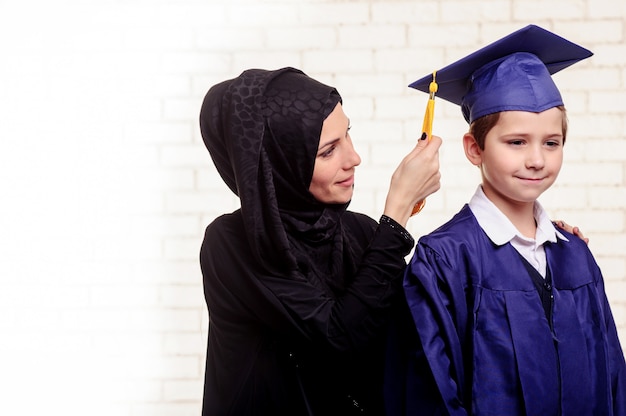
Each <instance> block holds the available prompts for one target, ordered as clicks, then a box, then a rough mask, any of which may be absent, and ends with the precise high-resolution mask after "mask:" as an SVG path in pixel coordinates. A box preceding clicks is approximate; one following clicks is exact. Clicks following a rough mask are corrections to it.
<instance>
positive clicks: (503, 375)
mask: <svg viewBox="0 0 626 416" xmlns="http://www.w3.org/2000/svg"><path fill="white" fill-rule="evenodd" d="M591 55H592V54H591V52H589V51H588V50H586V49H584V48H581V47H580V46H578V45H575V44H573V43H571V42H569V41H567V40H565V39H563V38H560V37H559V36H557V35H555V34H553V33H551V32H548V31H545V30H544V29H541V28H539V27H537V26H533V25H531V26H528V27H526V28H523V29H521V30H519V31H517V32H514V33H512V34H511V35H509V36H507V37H505V38H503V39H501V40H499V41H497V42H495V43H493V44H491V45H489V46H487V47H485V48H483V49H481V50H479V51H477V52H475V53H474V54H471V55H469V56H468V57H465V58H463V59H462V60H460V61H458V62H456V63H454V64H452V65H449V66H448V67H446V68H444V69H442V70H440V71H438V72H437V73H436V81H437V83H438V84H439V89H438V94H437V95H438V96H439V97H442V98H444V99H446V100H449V101H452V102H454V103H456V104H459V105H460V106H461V108H462V111H463V115H464V117H465V119H466V120H467V121H468V123H469V124H470V128H469V132H468V133H466V134H465V135H464V137H463V146H464V149H465V154H466V157H467V159H468V160H469V161H470V162H471V163H472V164H474V165H475V166H477V167H478V168H479V169H480V171H481V176H482V184H481V186H479V187H478V189H477V190H476V193H475V194H474V196H473V197H472V199H471V201H470V202H469V204H468V205H466V206H464V207H463V209H462V210H461V211H460V212H459V213H458V214H456V216H454V217H453V218H452V219H451V220H450V221H449V222H448V223H446V224H444V225H443V226H442V227H440V228H439V229H437V230H435V231H434V232H433V233H431V234H430V235H427V236H424V237H422V238H421V239H420V241H419V243H418V244H417V247H416V250H415V253H414V256H413V259H412V261H411V263H410V265H409V267H408V268H407V270H406V273H405V279H404V289H405V295H406V299H407V302H408V307H409V309H410V315H411V318H412V319H411V318H409V321H410V322H411V324H412V326H413V327H414V328H415V329H416V330H417V337H416V338H415V339H414V344H413V347H412V348H413V351H412V354H410V357H411V358H410V359H411V360H412V363H411V364H410V365H407V366H406V368H405V370H403V371H405V372H406V373H405V374H403V375H401V376H400V377H402V380H403V381H402V383H404V385H403V388H404V389H406V397H405V398H404V400H406V402H405V403H403V405H404V406H406V407H405V408H404V409H403V410H402V413H405V414H428V415H432V414H450V415H467V414H471V415H500V416H502V415H506V416H513V415H605V416H606V415H626V364H625V363H624V355H623V352H622V349H621V346H620V343H619V340H618V336H617V331H616V328H615V324H614V321H613V317H612V314H611V311H610V308H609V304H608V301H607V298H606V294H605V291H604V283H603V278H602V274H601V272H600V269H599V268H598V266H597V264H596V262H595V260H594V258H593V256H592V254H591V253H590V251H589V249H588V247H587V244H586V243H585V242H584V241H582V240H581V239H579V238H577V237H575V236H573V235H572V234H569V233H567V232H565V231H557V230H556V229H555V227H554V226H553V224H552V223H551V222H550V220H549V218H548V215H547V214H546V212H545V211H544V209H543V208H542V207H541V205H540V204H539V203H538V202H537V198H538V197H539V196H540V195H541V193H543V192H544V191H545V190H546V189H548V188H549V187H550V186H551V185H552V184H553V183H554V181H555V180H556V177H557V175H558V173H559V170H560V168H561V164H562V160H563V145H564V143H565V137H566V133H567V119H566V115H565V108H564V106H563V102H562V99H561V95H560V93H559V91H558V89H557V87H556V85H555V84H554V82H553V80H552V77H551V75H550V74H552V73H554V72H557V71H559V70H561V69H563V68H565V67H567V66H569V65H572V64H573V63H575V62H577V61H579V60H582V59H585V58H587V57H589V56H591ZM430 81H431V77H425V78H424V79H422V80H419V81H416V82H415V83H413V84H412V85H411V86H412V87H414V88H418V89H420V90H423V91H425V92H428V84H429V83H430ZM411 331H412V330H411ZM396 376H398V374H396ZM414 390H420V391H414ZM424 392H430V393H428V394H425V393H424ZM396 411H398V409H396Z"/></svg>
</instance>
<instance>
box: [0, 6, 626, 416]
mask: <svg viewBox="0 0 626 416" xmlns="http://www.w3.org/2000/svg"><path fill="white" fill-rule="evenodd" d="M529 23H536V24H539V25H542V26H544V27H546V28H548V29H552V30H555V31H557V32H558V33H560V34H561V35H563V36H565V37H567V38H570V39H572V40H573V41H576V42H579V43H581V44H583V45H584V46H586V47H588V48H590V49H591V50H593V51H594V52H595V56H594V57H593V58H591V59H589V60H587V61H585V62H582V63H581V64H578V65H576V66H574V67H572V68H571V69H569V70H567V71H564V72H562V73H559V74H558V75H556V76H555V78H556V81H557V83H558V84H559V86H560V87H561V89H562V92H563V95H564V98H565V100H566V104H567V106H568V109H569V117H570V123H571V128H570V134H569V137H568V143H567V146H566V148H565V150H566V161H565V167H564V168H563V172H562V175H561V177H560V178H559V181H558V182H557V184H556V185H555V187H554V188H553V189H551V190H550V191H549V192H547V193H546V195H545V196H544V197H543V198H542V202H543V204H544V205H545V206H546V207H547V208H548V210H549V211H550V213H551V215H552V216H553V217H554V218H563V219H565V220H567V221H568V222H570V223H572V224H576V225H579V226H581V227H582V229H583V230H584V231H585V232H586V234H587V235H588V236H589V237H590V238H591V243H590V247H591V249H592V250H593V252H594V253H595V255H596V257H597V260H598V263H599V264H600V266H601V267H602V269H603V271H604V274H605V277H606V280H607V291H608V293H609V297H610V299H611V301H612V302H613V308H614V314H615V317H616V320H617V322H618V325H619V329H620V334H621V337H622V339H624V340H626V249H625V248H626V188H625V187H626V183H625V181H626V177H625V176H626V144H625V143H626V141H625V137H624V136H625V135H626V104H625V103H626V100H625V99H624V98H625V96H626V6H625V3H624V2H623V1H622V0H577V1H556V2H555V1H547V0H534V1H529V0H511V1H508V2H502V1H500V0H483V1H477V0H476V1H474V0H473V1H465V0H463V1H461V0H457V1H451V0H424V1H419V2H417V1H413V0H398V1H382V0H380V1H376V0H368V1H366V0H352V1H345V0H334V1H333V0H294V1H285V0H256V1H255V0H231V1H228V0H206V1H200V0H161V1H153V2H146V1H142V0H125V1H114V0H88V1H83V0H81V1H79V0H61V1H56V2H48V1H44V0H32V1H26V2H17V1H14V2H9V1H0V50H1V51H2V59H1V60H0V61H1V63H0V114H2V117H0V142H1V144H2V147H1V150H0V185H1V186H0V332H1V333H2V337H1V338H2V340H1V341H0V369H2V370H1V371H0V391H2V392H3V394H2V400H0V414H6V415H12V416H13V415H33V414H40V413H41V414H43V413H46V414H63V415H85V414H89V415H106V416H110V415H116V416H144V415H145V416H161V415H162V416H181V415H199V413H200V401H201V395H202V379H203V374H204V354H205V348H206V331H207V325H208V319H207V313H206V308H205V306H204V303H203V298H202V284H201V275H200V271H199V266H198V260H197V256H198V250H199V245H200V242H201V240H202V236H203V233H204V227H205V226H206V225H207V224H208V222H210V221H211V220H212V219H213V218H214V217H215V216H217V215H219V214H220V213H223V212H227V211H231V210H233V209H235V208H236V207H237V200H236V198H235V197H234V196H233V195H232V194H231V193H230V192H229V191H228V189H227V188H226V186H225V185H224V184H223V183H222V181H221V179H220V178H219V175H218V174H217V173H216V171H215V169H214V168H213V166H212V164H211V161H210V158H209V156H208V153H207V152H206V149H205V148H204V145H203V144H202V140H201V138H200V134H199V129H198V112H199V108H200V103H201V101H202V98H203V96H204V94H205V93H206V91H207V89H208V88H209V86H210V85H212V84H214V83H216V82H219V81H221V80H223V79H226V78H231V77H234V76H236V75H238V74H239V73H240V72H241V71H242V70H244V69H246V68H249V67H265V68H278V67H282V66H295V67H299V68H301V69H303V70H304V71H305V72H307V73H308V74H309V75H311V76H313V77H316V78H318V79H319V80H320V81H323V82H327V83H329V84H331V85H334V86H336V87H337V88H338V89H339V91H340V92H341V93H342V95H343V96H344V100H345V107H346V111H347V113H348V114H349V116H350V117H351V120H352V125H353V133H354V140H355V144H356V146H357V149H358V150H359V151H360V153H361V155H362V157H363V164H362V166H361V167H360V168H359V171H358V177H359V178H360V179H358V181H357V187H356V196H355V199H354V201H353V204H352V208H353V209H355V210H360V211H363V212H365V213H367V214H369V215H372V216H374V217H378V216H379V215H380V212H381V209H382V206H383V204H384V198H385V192H386V186H387V184H388V178H389V176H390V175H391V172H392V171H393V169H394V167H395V165H396V163H397V162H398V161H399V160H400V159H401V158H402V157H403V156H404V154H405V153H406V152H408V150H409V149H410V148H411V147H412V146H413V143H414V141H415V140H416V138H417V136H418V133H419V129H420V126H421V121H422V120H421V118H422V115H423V111H424V107H425V104H426V97H425V96H424V94H421V93H418V92H416V91H413V90H409V89H408V88H407V87H406V85H407V84H408V83H409V82H411V81H413V80H414V79H417V78H418V77H421V76H423V75H425V74H427V73H429V72H431V71H432V70H433V69H437V68H439V67H441V66H442V65H445V64H447V63H449V62H451V61H452V60H454V59H456V58H459V57H461V56H463V55H464V54H466V53H468V52H471V51H472V50H474V49H476V48H477V47H480V46H483V45H484V44H485V43H487V42H490V41H492V40H495V39H497V38H499V37H500V36H503V35H505V34H507V33H509V32H511V31H513V30H515V29H518V28H520V27H522V26H524V25H526V24H529ZM465 128H466V125H465V123H464V122H463V121H462V120H461V117H460V114H459V110H458V108H455V107H454V106H452V105H450V104H448V103H446V102H444V101H438V102H437V109H436V119H435V132H436V133H437V134H438V135H440V136H442V137H443V138H444V146H443V148H442V151H441V161H442V174H443V177H442V185H443V186H442V190H441V191H440V192H439V193H437V194H436V195H433V196H432V197H430V198H429V200H428V204H427V208H426V210H425V211H424V212H422V213H421V214H420V215H419V216H418V217H416V218H414V219H412V220H411V223H410V226H409V228H410V230H411V231H412V232H413V233H414V234H415V235H416V236H418V235H420V234H422V233H425V232H428V231H430V230H432V229H433V228H434V227H435V226H437V225H438V224H440V223H441V222H443V221H445V220H446V219H448V218H449V217H450V216H451V215H452V214H453V213H454V212H456V211H457V210H458V209H459V207H460V205H461V204H462V203H463V202H465V201H466V200H467V199H468V198H469V196H470V195H471V194H472V192H473V190H474V186H475V184H476V183H477V181H478V174H477V172H476V170H475V169H474V168H472V166H471V165H470V164H469V163H468V162H467V161H466V160H465V158H464V156H463V154H462V151H461V144H460V143H461V142H460V137H461V135H462V133H463V132H464V129H465Z"/></svg>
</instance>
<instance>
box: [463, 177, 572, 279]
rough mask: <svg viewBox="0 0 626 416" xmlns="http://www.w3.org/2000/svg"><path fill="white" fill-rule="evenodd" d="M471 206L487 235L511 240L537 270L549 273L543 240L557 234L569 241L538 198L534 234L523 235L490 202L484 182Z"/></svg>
mask: <svg viewBox="0 0 626 416" xmlns="http://www.w3.org/2000/svg"><path fill="white" fill-rule="evenodd" d="M469 207H470V209H471V210H472V213H473V214H474V217H476V220H477V221H478V224H479V225H480V227H481V228H482V229H483V231H485V233H486V234H487V237H489V239H490V240H491V241H492V242H493V243H494V244H496V245H499V246H501V245H504V244H506V243H508V242H510V243H511V245H512V246H513V248H515V249H516V250H517V251H518V252H519V253H520V254H521V255H522V257H524V258H525V259H526V260H527V261H528V263H530V264H531V265H532V266H533V267H534V268H535V269H536V270H537V271H538V272H539V274H541V276H543V277H544V278H545V277H546V252H545V250H544V248H543V244H544V243H545V242H547V241H549V242H551V243H555V242H556V239H557V238H560V239H562V240H565V241H568V240H567V238H566V237H565V236H564V235H563V234H561V233H560V232H559V231H558V230H557V229H556V228H555V227H554V225H553V224H552V221H550V218H549V217H548V213H547V212H546V211H545V210H544V209H543V207H542V206H541V204H540V203H539V202H538V201H535V206H534V209H533V215H534V217H535V222H536V223H537V232H536V234H535V238H528V237H524V236H523V235H522V234H521V233H520V232H519V230H518V229H517V228H516V227H515V226H514V225H513V223H512V222H511V221H510V220H509V219H508V218H507V217H506V215H504V214H503V213H502V211H500V210H499V209H498V207H496V206H495V205H494V204H493V202H491V201H490V200H489V199H488V198H487V196H486V195H485V193H484V192H483V188H482V186H481V185H479V186H478V189H476V192H475V193H474V196H472V199H471V200H470V202H469Z"/></svg>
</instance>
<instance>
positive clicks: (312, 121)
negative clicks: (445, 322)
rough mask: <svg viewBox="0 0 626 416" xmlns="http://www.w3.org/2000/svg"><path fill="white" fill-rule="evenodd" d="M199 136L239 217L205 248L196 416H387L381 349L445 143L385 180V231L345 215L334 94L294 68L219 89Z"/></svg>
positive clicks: (342, 144)
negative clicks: (417, 217) (203, 339)
mask: <svg viewBox="0 0 626 416" xmlns="http://www.w3.org/2000/svg"><path fill="white" fill-rule="evenodd" d="M200 126H201V131H202V137H203V139H204V142H205V144H206V146H207V148H208V150H209V152H210V154H211V157H212V159H213V162H214V163H215V166H216V167H217V170H218V171H219V173H220V175H221V177H222V178H223V179H224V181H225V182H226V184H227V185H228V187H229V188H230V189H231V190H232V191H233V192H234V193H235V194H237V195H238V196H239V198H240V201H241V208H240V209H238V210H236V211H235V212H233V213H230V214H226V215H223V216H221V217H219V218H217V219H216V220H215V221H213V223H211V224H210V225H209V226H208V228H207V230H206V235H205V238H204V242H203V244H202V248H201V253H200V262H201V267H202V273H203V280H204V290H205V298H206V301H207V306H208V309H209V316H210V327H209V341H208V352H207V362H206V376H205V388H204V402H203V415H207V416H208V415H210V416H218V415H290V416H294V415H296V416H297V415H312V414H316V415H335V414H336V415H349V414H351V413H355V414H357V413H358V414H360V415H381V414H383V410H382V409H383V399H382V379H383V376H382V372H383V355H384V354H383V343H384V334H385V330H386V323H387V321H388V317H389V313H390V307H391V305H392V304H393V303H394V299H395V298H396V297H397V295H399V294H400V293H401V279H402V272H403V270H404V267H405V261H404V258H405V256H406V255H407V254H408V253H409V251H410V250H411V248H412V246H413V238H412V237H411V236H410V235H409V233H408V232H407V231H406V230H405V229H404V227H405V226H406V223H407V221H408V219H409V216H410V215H411V211H412V208H413V206H414V205H415V204H416V203H417V202H418V201H420V200H422V199H423V198H425V197H427V196H428V195H430V194H432V193H433V192H435V191H437V190H438V189H439V186H440V185H439V178H440V174H439V161H438V150H439V146H440V145H441V140H440V139H439V138H438V137H433V139H432V140H431V141H427V140H420V141H419V143H418V144H417V146H416V147H415V148H414V149H413V150H412V151H411V152H410V153H409V154H408V155H407V156H406V157H405V158H404V159H403V160H402V162H401V163H400V165H399V166H398V168H397V169H396V171H395V172H394V174H393V175H392V178H391V183H390V188H389V191H388V195H387V199H386V203H385V209H384V212H383V216H382V217H381V219H380V223H377V222H376V221H374V220H373V219H371V218H369V217H367V216H365V215H362V214H357V213H354V212H350V211H347V207H348V204H349V202H350V200H351V198H352V192H353V183H354V181H355V176H354V172H355V168H356V166H358V165H359V164H360V162H361V159H360V157H359V155H358V154H357V153H356V152H355V150H354V148H353V146H352V141H351V138H350V135H349V133H348V130H349V120H348V118H347V117H346V115H345V114H344V112H343V109H342V105H341V97H340V96H339V94H338V92H337V91H336V90H335V89H334V88H332V87H329V86H327V85H324V84H321V83H319V82H317V81H315V80H314V79H312V78H309V77H308V76H306V75H305V74H304V73H302V72H301V71H299V70H296V69H293V68H283V69H280V70H277V71H266V70H260V69H254V70H248V71H245V72H243V73H242V74H241V75H240V76H239V77H237V78H235V79H232V80H229V81H225V82H222V83H220V84H217V85H215V86H214V87H213V88H211V89H210V90H209V92H208V93H207V95H206V97H205V99H204V102H203V105H202V110H201V114H200Z"/></svg>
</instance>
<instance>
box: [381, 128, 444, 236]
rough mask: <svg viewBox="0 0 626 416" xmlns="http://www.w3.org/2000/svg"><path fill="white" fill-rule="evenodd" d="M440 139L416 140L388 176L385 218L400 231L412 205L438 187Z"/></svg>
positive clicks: (435, 137) (439, 176) (409, 214)
mask: <svg viewBox="0 0 626 416" xmlns="http://www.w3.org/2000/svg"><path fill="white" fill-rule="evenodd" d="M440 146H441V138H440V137H438V136H432V138H431V139H430V140H418V143H417V145H416V146H415V148H414V149H413V150H412V151H411V153H409V154H408V155H406V156H405V157H404V159H402V161H401V162H400V165H398V167H397V168H396V170H395V172H394V173H393V175H392V176H391V184H390V185H389V191H388V193H387V200H386V201H385V212H384V214H385V215H387V216H388V217H390V218H393V219H394V220H395V221H396V222H398V223H399V224H400V225H402V226H403V227H404V226H406V223H407V222H408V220H409V217H410V216H411V211H412V210H413V207H414V206H415V204H417V203H418V202H419V201H421V200H423V199H424V198H426V197H427V196H428V195H430V194H432V193H434V192H436V191H438V190H439V188H440V187H441V184H440V183H439V180H440V179H441V173H439V147H440Z"/></svg>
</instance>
